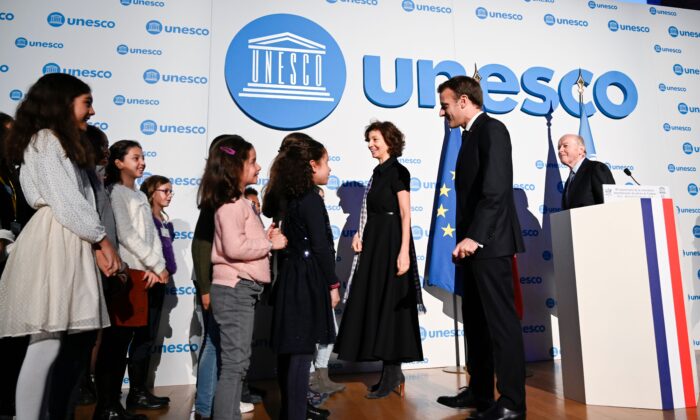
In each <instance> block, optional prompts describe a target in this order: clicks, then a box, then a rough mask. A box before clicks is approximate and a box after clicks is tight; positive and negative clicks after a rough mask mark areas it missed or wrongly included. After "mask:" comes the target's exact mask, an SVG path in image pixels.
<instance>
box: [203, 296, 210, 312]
mask: <svg viewBox="0 0 700 420" xmlns="http://www.w3.org/2000/svg"><path fill="white" fill-rule="evenodd" d="M209 306H211V295H209V293H206V294H203V295H202V309H204V310H205V311H208V310H209Z"/></svg>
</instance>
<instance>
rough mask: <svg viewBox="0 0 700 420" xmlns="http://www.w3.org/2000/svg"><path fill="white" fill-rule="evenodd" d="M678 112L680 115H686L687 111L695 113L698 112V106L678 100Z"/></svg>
mask: <svg viewBox="0 0 700 420" xmlns="http://www.w3.org/2000/svg"><path fill="white" fill-rule="evenodd" d="M678 112H680V113H681V114H682V115H686V114H688V113H691V114H697V113H700V106H695V105H691V106H688V104H686V103H685V102H680V103H679V104H678Z"/></svg>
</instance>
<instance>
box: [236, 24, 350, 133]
mask: <svg viewBox="0 0 700 420" xmlns="http://www.w3.org/2000/svg"><path fill="white" fill-rule="evenodd" d="M224 76H225V78H226V85H227V87H228V90H229V93H230V95H231V97H232V98H233V100H234V102H235V103H236V105H238V107H239V108H240V109H241V111H243V112H244V113H245V114H246V115H247V116H248V117H250V118H251V119H253V120H254V121H256V122H258V123H259V124H262V125H264V126H266V127H270V128H275V129H279V130H298V129H302V128H307V127H311V126H313V125H315V124H318V123H319V122H321V121H323V120H324V119H325V118H326V117H327V116H328V115H330V114H331V112H333V110H334V109H335V108H336V107H337V106H338V103H339V102H340V99H341V97H342V95H343V90H344V89H345V77H346V73H345V59H344V58H343V53H342V52H341V50H340V47H339V46H338V44H337V43H336V42H335V40H334V39H333V37H332V36H331V35H330V34H329V33H328V32H327V31H326V30H325V29H323V28H322V27H321V26H319V25H318V24H316V23H315V22H313V21H311V20H309V19H306V18H303V17H301V16H296V15H290V14H275V15H268V16H263V17H261V18H258V19H256V20H254V21H252V22H250V23H249V24H247V25H246V26H245V27H243V29H241V30H240V32H238V33H237V34H236V36H235V37H234V38H233V40H232V41H231V44H230V45H229V47H228V51H227V52H226V62H225V65H224ZM271 109H274V110H275V112H270V110H271Z"/></svg>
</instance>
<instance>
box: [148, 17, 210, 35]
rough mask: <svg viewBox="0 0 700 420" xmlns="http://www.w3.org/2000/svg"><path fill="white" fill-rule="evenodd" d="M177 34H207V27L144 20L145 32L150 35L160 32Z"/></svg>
mask: <svg viewBox="0 0 700 420" xmlns="http://www.w3.org/2000/svg"><path fill="white" fill-rule="evenodd" d="M163 31H165V33H169V34H177V35H191V36H208V35H209V29H207V28H199V27H194V26H177V25H163V23H162V22H161V21H159V20H149V21H148V22H146V32H148V33H149V34H151V35H158V34H160V33H161V32H163Z"/></svg>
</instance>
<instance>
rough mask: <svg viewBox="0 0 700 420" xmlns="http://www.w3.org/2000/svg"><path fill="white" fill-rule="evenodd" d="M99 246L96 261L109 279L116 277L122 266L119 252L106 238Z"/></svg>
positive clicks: (96, 251)
mask: <svg viewBox="0 0 700 420" xmlns="http://www.w3.org/2000/svg"><path fill="white" fill-rule="evenodd" d="M97 246H98V248H99V249H97V250H95V261H96V262H97V266H98V267H99V268H100V271H102V273H104V275H105V276H107V277H111V276H113V275H115V274H116V273H117V272H118V271H119V268H120V267H121V266H122V260H121V258H119V254H118V253H117V250H116V249H114V246H112V243H111V242H110V241H109V239H107V237H106V236H105V237H104V238H103V239H102V240H101V241H100V242H98V243H97Z"/></svg>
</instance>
